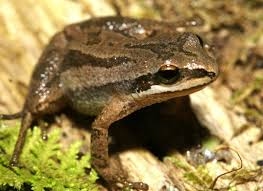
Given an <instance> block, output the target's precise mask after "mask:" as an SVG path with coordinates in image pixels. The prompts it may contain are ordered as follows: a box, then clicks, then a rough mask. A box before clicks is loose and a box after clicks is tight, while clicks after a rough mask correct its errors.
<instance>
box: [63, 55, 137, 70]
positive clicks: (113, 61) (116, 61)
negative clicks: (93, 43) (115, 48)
mask: <svg viewBox="0 0 263 191" xmlns="http://www.w3.org/2000/svg"><path fill="white" fill-rule="evenodd" d="M131 61H132V62H135V61H134V60H132V59H130V58H129V57H126V56H116V57H108V58H100V57H96V56H94V55H92V54H88V53H85V54H84V53H82V52H80V51H78V50H69V51H68V53H67V54H66V55H65V59H64V63H63V67H62V71H65V70H68V69H70V68H72V67H82V66H85V65H89V66H94V67H104V68H111V67H113V66H117V65H125V64H127V63H128V62H131Z"/></svg>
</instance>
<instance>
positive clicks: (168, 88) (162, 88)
mask: <svg viewBox="0 0 263 191" xmlns="http://www.w3.org/2000/svg"><path fill="white" fill-rule="evenodd" d="M209 82H211V78H209V77H204V78H201V79H200V78H199V79H194V80H191V82H182V83H181V84H173V85H153V86H151V88H150V89H148V90H145V91H142V92H139V93H133V94H132V96H133V97H135V98H136V97H144V96H147V95H154V94H160V93H166V92H175V93H176V92H183V91H184V90H189V89H191V88H194V87H197V86H202V85H205V84H208V83H209Z"/></svg>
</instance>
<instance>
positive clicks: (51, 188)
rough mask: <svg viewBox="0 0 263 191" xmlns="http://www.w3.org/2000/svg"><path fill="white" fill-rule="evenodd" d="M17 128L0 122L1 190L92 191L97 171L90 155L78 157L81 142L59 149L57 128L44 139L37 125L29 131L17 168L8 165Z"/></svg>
mask: <svg viewBox="0 0 263 191" xmlns="http://www.w3.org/2000/svg"><path fill="white" fill-rule="evenodd" d="M18 129H19V128H18V127H6V126H4V125H0V191H5V190H27V191H28V190H33V191H64V190H66V191H80V190H81V191H95V190H97V187H96V184H95V181H96V180H97V178H98V177H97V174H96V172H95V171H94V170H93V169H91V166H90V155H83V156H82V157H79V155H78V153H79V150H80V146H81V142H76V143H74V144H72V145H70V146H69V148H68V149H67V150H66V151H62V149H61V145H60V144H59V138H60V134H61V133H60V130H59V129H55V130H53V131H52V132H50V133H49V137H48V140H47V141H43V140H42V139H41V138H40V137H41V131H40V129H39V128H34V129H33V130H29V131H28V136H27V141H26V143H25V146H24V148H23V153H22V155H21V157H20V162H19V167H12V168H11V167H10V165H9V160H10V158H11V155H12V152H13V148H14V144H15V141H16V138H17V134H18Z"/></svg>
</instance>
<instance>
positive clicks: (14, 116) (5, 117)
mask: <svg viewBox="0 0 263 191" xmlns="http://www.w3.org/2000/svg"><path fill="white" fill-rule="evenodd" d="M22 114H23V113H22V111H20V112H17V113H14V114H0V120H12V119H18V118H21V117H22Z"/></svg>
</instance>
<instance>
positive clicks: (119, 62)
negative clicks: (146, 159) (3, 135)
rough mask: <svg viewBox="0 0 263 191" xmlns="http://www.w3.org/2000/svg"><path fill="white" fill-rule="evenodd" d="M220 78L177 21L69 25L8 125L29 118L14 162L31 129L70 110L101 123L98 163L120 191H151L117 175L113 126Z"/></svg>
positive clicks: (115, 19) (96, 127) (198, 42)
mask: <svg viewBox="0 0 263 191" xmlns="http://www.w3.org/2000/svg"><path fill="white" fill-rule="evenodd" d="M218 75H219V69H218V65H217V63H216V58H215V57H214V56H213V54H212V53H211V51H210V50H209V49H208V48H207V46H206V44H205V43H204V41H203V40H202V38H201V37H200V36H199V35H197V34H195V33H193V32H187V31H178V30H177V26H176V25H175V24H174V23H171V22H164V21H156V20H151V19H134V18H129V17H121V16H111V17H101V18H92V19H89V20H85V21H82V22H79V23H75V24H71V25H68V26H66V27H65V28H64V29H63V30H62V31H60V32H58V33H56V34H55V35H54V36H53V37H52V38H51V40H50V42H49V43H48V45H47V46H46V48H45V49H44V51H43V53H42V55H41V56H40V58H39V60H38V63H37V64H36V66H35V69H34V71H33V74H32V77H31V81H30V83H29V86H28V94H27V96H26V99H25V102H24V105H23V108H22V110H21V111H20V112H18V113H15V114H2V115H0V118H2V119H14V118H21V127H20V130H19V135H18V138H17V141H16V145H15V148H14V151H13V155H12V157H11V160H10V164H11V165H17V164H18V162H19V156H20V154H21V152H22V149H23V146H24V143H25V137H26V134H27V130H28V129H29V128H30V127H31V126H32V124H33V123H34V122H37V121H39V120H41V119H42V118H43V117H44V116H46V115H50V114H54V113H57V112H63V109H64V108H66V107H70V108H72V109H73V110H74V111H76V112H78V113H80V114H84V115H87V116H95V119H94V121H93V123H92V125H91V163H92V166H93V167H94V168H95V170H96V171H97V172H98V174H99V175H100V177H101V178H102V179H104V180H105V182H106V183H107V184H108V187H109V188H111V189H112V190H118V189H123V188H126V187H129V188H132V189H135V190H148V185H147V184H146V183H143V182H131V181H128V180H127V178H126V177H123V176H122V175H120V174H116V173H114V172H113V171H112V170H111V165H110V163H109V150H108V145H109V143H108V137H109V135H108V132H109V128H110V126H111V125H112V124H113V123H114V122H116V121H119V120H121V119H122V118H124V117H126V116H128V115H130V114H131V113H133V112H135V111H137V110H140V109H142V108H144V107H147V106H151V105H152V104H155V103H160V102H164V101H167V100H171V99H173V98H177V97H182V96H188V95H189V94H191V93H194V92H196V91H199V90H201V89H202V88H204V87H206V86H207V85H209V84H210V83H212V82H213V81H215V79H216V78H217V76H218Z"/></svg>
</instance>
